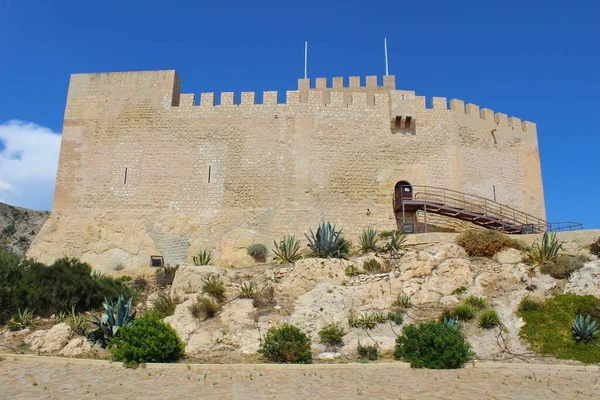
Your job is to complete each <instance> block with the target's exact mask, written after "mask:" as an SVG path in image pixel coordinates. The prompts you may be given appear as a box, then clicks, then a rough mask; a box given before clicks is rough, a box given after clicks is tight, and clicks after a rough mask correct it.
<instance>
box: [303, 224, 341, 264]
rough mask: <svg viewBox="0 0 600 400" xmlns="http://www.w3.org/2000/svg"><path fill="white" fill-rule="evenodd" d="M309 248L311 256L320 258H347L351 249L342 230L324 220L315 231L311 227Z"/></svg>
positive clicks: (307, 237)
mask: <svg viewBox="0 0 600 400" xmlns="http://www.w3.org/2000/svg"><path fill="white" fill-rule="evenodd" d="M306 239H308V248H309V249H310V250H311V253H310V254H311V256H313V257H319V258H346V257H347V256H348V253H349V251H350V242H348V241H347V240H346V239H345V238H344V236H343V235H342V230H341V229H340V230H339V231H338V230H336V229H335V225H331V223H330V222H322V223H321V225H319V227H318V228H317V232H316V233H314V232H313V231H312V229H311V231H310V236H308V235H306Z"/></svg>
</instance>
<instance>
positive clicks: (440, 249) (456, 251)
mask: <svg viewBox="0 0 600 400" xmlns="http://www.w3.org/2000/svg"><path fill="white" fill-rule="evenodd" d="M423 252H424V253H429V254H431V255H432V256H433V258H434V260H435V261H437V262H440V261H442V260H446V259H448V258H466V257H467V253H466V252H465V249H463V248H462V247H460V246H459V245H457V244H454V243H443V244H439V245H436V246H431V247H428V248H426V249H425V250H424V251H423Z"/></svg>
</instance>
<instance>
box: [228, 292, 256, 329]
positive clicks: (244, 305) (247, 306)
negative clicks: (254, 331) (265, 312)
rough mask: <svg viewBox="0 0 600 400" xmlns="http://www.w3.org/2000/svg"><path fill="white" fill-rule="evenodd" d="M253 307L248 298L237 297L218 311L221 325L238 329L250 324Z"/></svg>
mask: <svg viewBox="0 0 600 400" xmlns="http://www.w3.org/2000/svg"><path fill="white" fill-rule="evenodd" d="M254 311H255V308H254V306H253V305H252V300H250V299H237V300H233V301H232V302H230V303H227V304H225V305H224V306H223V309H222V310H221V312H220V313H219V320H220V321H221V323H223V325H225V326H227V327H229V328H231V329H232V330H236V329H240V328H241V327H243V326H252V325H253V324H254V319H253V318H252V314H253V313H254Z"/></svg>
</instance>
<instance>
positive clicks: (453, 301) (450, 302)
mask: <svg viewBox="0 0 600 400" xmlns="http://www.w3.org/2000/svg"><path fill="white" fill-rule="evenodd" d="M458 303H459V300H458V298H456V296H444V297H442V298H441V299H440V304H441V305H443V306H446V307H449V306H455V305H457V304H458Z"/></svg>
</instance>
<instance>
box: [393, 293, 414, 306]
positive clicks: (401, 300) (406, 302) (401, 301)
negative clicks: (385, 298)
mask: <svg viewBox="0 0 600 400" xmlns="http://www.w3.org/2000/svg"><path fill="white" fill-rule="evenodd" d="M411 306H412V296H409V295H407V294H404V293H402V294H399V295H398V297H397V298H396V300H394V302H393V303H392V307H396V308H402V309H404V308H410V307H411Z"/></svg>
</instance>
